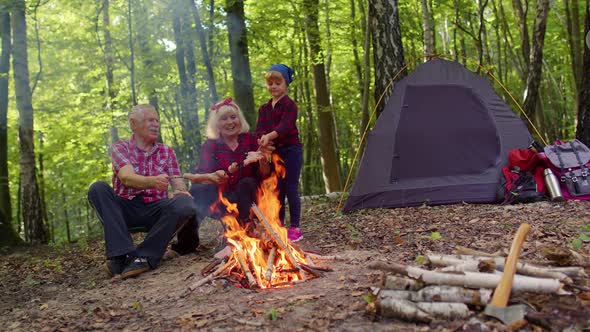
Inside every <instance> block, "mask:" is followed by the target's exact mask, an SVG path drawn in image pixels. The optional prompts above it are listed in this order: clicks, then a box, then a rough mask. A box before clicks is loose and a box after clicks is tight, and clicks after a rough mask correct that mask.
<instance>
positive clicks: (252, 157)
mask: <svg viewBox="0 0 590 332" xmlns="http://www.w3.org/2000/svg"><path fill="white" fill-rule="evenodd" d="M262 159H264V154H263V153H262V152H260V151H250V152H248V156H247V157H246V159H245V160H244V166H248V165H250V164H253V163H255V162H257V161H260V160H262Z"/></svg>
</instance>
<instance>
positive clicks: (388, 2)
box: [369, 0, 406, 114]
mask: <svg viewBox="0 0 590 332" xmlns="http://www.w3.org/2000/svg"><path fill="white" fill-rule="evenodd" d="M369 20H370V21H371V32H372V36H373V62H374V66H375V103H379V99H380V98H381V95H382V94H383V93H384V92H385V95H384V98H383V100H381V102H380V103H379V106H378V108H377V112H378V113H379V114H380V113H381V112H382V111H383V107H384V106H385V102H386V101H387V99H388V98H389V95H390V94H391V89H388V90H387V91H385V90H386V88H387V86H388V85H389V83H390V81H391V79H392V78H393V77H394V75H395V74H397V73H398V72H399V71H400V70H401V69H402V68H403V67H404V66H405V63H404V48H403V45H402V33H401V29H400V22H399V15H398V7H397V0H370V1H369ZM405 75H406V73H405V72H404V73H401V74H400V76H398V80H399V79H401V78H402V77H404V76H405Z"/></svg>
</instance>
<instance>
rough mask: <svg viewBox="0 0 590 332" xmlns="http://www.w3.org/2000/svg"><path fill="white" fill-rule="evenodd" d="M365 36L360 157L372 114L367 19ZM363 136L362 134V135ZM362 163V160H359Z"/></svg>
mask: <svg viewBox="0 0 590 332" xmlns="http://www.w3.org/2000/svg"><path fill="white" fill-rule="evenodd" d="M364 23H365V25H366V26H365V37H364V42H363V99H362V110H361V114H362V115H361V128H360V129H361V135H364V139H363V141H362V142H361V144H360V146H359V150H360V151H359V152H358V157H357V158H360V157H362V155H363V153H364V151H365V147H366V146H367V136H366V130H367V129H368V128H367V125H369V120H370V118H371V115H370V114H369V113H370V111H369V95H370V90H371V68H370V65H371V59H370V56H371V27H370V22H369V20H368V19H367V20H366V21H365V22H364ZM361 137H362V136H361ZM359 163H360V160H359Z"/></svg>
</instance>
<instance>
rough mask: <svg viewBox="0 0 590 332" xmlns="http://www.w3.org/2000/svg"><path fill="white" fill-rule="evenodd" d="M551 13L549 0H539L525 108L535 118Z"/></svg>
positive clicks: (531, 117) (530, 116)
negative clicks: (548, 18)
mask: <svg viewBox="0 0 590 332" xmlns="http://www.w3.org/2000/svg"><path fill="white" fill-rule="evenodd" d="M548 14H549V0H537V15H536V17H535V25H534V28H533V40H532V44H531V53H530V54H531V55H530V61H529V66H528V73H527V80H526V97H525V99H524V103H523V108H524V111H525V112H526V114H527V115H528V117H529V118H530V119H534V118H535V115H536V113H537V112H536V109H537V107H538V106H540V105H539V86H540V85H541V71H542V64H543V46H544V44H545V29H546V27H547V16H548Z"/></svg>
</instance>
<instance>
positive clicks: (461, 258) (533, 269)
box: [425, 254, 573, 285]
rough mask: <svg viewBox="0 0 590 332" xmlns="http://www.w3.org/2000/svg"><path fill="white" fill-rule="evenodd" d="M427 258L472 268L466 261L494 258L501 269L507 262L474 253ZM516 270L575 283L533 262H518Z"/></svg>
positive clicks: (559, 273) (445, 264)
mask: <svg viewBox="0 0 590 332" xmlns="http://www.w3.org/2000/svg"><path fill="white" fill-rule="evenodd" d="M425 259H426V260H427V261H428V262H430V263H431V264H432V265H434V266H460V265H466V266H467V267H470V268H472V266H471V265H470V264H473V263H466V262H473V261H476V262H482V261H488V260H491V259H492V260H493V261H494V263H495V265H496V268H498V269H500V270H503V269H504V264H505V262H506V259H504V258H501V257H496V258H493V257H492V258H491V257H483V256H472V255H437V254H428V255H425ZM449 270H453V269H449ZM454 270H455V271H458V270H460V268H455V269H454ZM446 271H448V270H446ZM465 271H470V272H471V271H473V270H465ZM516 272H517V273H520V274H524V275H528V276H533V277H540V278H552V279H557V280H559V281H561V282H563V283H565V284H568V285H569V284H572V283H573V281H572V279H571V278H569V277H568V276H567V275H566V274H564V273H561V272H557V271H553V270H552V269H549V268H546V267H541V266H536V265H531V264H527V263H521V262H518V263H517V264H516Z"/></svg>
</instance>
